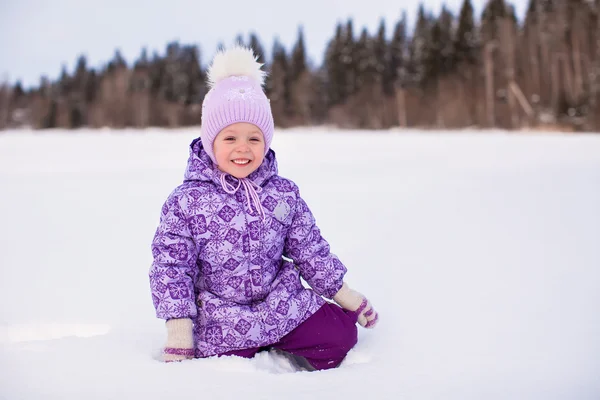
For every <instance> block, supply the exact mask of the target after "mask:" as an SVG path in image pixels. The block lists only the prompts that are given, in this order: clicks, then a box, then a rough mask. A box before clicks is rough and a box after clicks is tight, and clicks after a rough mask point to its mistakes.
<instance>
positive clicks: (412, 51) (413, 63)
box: [407, 4, 432, 86]
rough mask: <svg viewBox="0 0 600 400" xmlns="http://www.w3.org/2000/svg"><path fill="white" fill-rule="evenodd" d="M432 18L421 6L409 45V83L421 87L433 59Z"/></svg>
mask: <svg viewBox="0 0 600 400" xmlns="http://www.w3.org/2000/svg"><path fill="white" fill-rule="evenodd" d="M431 33H432V18H431V16H429V15H427V14H426V13H425V8H424V6H423V4H421V5H420V6H419V12H418V16H417V23H416V25H415V30H414V33H413V36H412V40H411V42H410V45H409V65H408V68H407V70H408V75H409V82H410V83H411V84H414V85H418V86H421V85H422V84H423V83H424V82H425V80H426V78H427V74H428V72H429V70H430V69H431V67H430V66H429V65H428V61H429V60H430V59H431V55H430V52H431V47H432V39H431Z"/></svg>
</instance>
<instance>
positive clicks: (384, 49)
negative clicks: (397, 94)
mask: <svg viewBox="0 0 600 400" xmlns="http://www.w3.org/2000/svg"><path fill="white" fill-rule="evenodd" d="M373 53H374V54H373V57H374V60H373V62H374V63H375V70H376V73H377V77H376V79H377V81H378V82H381V88H382V90H383V91H384V92H385V93H391V90H390V89H391V88H392V87H393V81H392V79H393V78H392V74H391V70H390V50H389V44H388V41H387V39H386V33H385V20H384V19H382V20H381V22H380V23H379V29H378V30H377V37H376V38H375V40H374V43H373Z"/></svg>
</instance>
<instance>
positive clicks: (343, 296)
mask: <svg viewBox="0 0 600 400" xmlns="http://www.w3.org/2000/svg"><path fill="white" fill-rule="evenodd" d="M333 300H334V301H335V302H336V303H337V304H338V305H339V306H340V307H342V308H343V309H346V310H348V311H353V312H355V313H356V314H357V317H358V323H359V324H360V326H362V327H365V328H374V327H375V325H376V324H377V321H378V319H379V314H377V312H376V311H375V309H374V308H373V306H372V305H371V303H370V302H369V300H367V298H366V297H365V296H363V295H362V294H361V293H359V292H357V291H356V290H352V289H350V287H349V286H348V285H347V284H346V283H345V282H344V285H343V286H342V288H341V289H340V290H339V291H338V292H337V293H336V295H335V296H333Z"/></svg>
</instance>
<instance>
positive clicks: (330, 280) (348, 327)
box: [150, 47, 378, 370]
mask: <svg viewBox="0 0 600 400" xmlns="http://www.w3.org/2000/svg"><path fill="white" fill-rule="evenodd" d="M264 77H265V72H263V71H262V70H261V64H259V63H258V62H257V61H256V57H255V56H254V54H253V52H252V50H250V49H246V48H243V47H235V48H233V49H231V50H228V51H223V52H220V53H218V54H217V55H216V56H215V58H214V60H213V63H212V65H211V67H210V68H209V71H208V80H209V87H210V91H209V92H208V94H207V95H206V97H205V99H204V102H203V104H202V127H201V131H200V138H198V139H196V140H194V141H193V142H192V144H191V146H190V147H191V148H190V156H189V160H188V165H187V169H186V171H185V178H184V181H183V183H182V184H181V185H180V186H178V187H177V188H176V189H175V190H174V191H173V192H172V193H171V194H170V196H169V197H168V199H167V200H166V202H165V204H164V205H163V207H162V213H161V216H160V224H159V226H158V229H157V231H156V234H155V236H154V240H153V243H152V254H153V257H154V262H153V263H152V267H151V268H150V286H151V291H152V300H153V302H154V307H155V308H156V315H157V317H158V318H161V319H165V320H166V327H167V343H166V346H165V349H164V359H165V361H180V360H184V359H189V358H194V357H201V358H203V357H210V356H215V355H216V356H225V355H236V356H241V357H247V358H250V357H253V356H254V355H255V354H256V353H257V352H258V351H260V350H264V349H269V348H275V349H279V350H282V351H285V352H288V353H291V354H293V355H295V356H299V357H303V358H304V359H306V361H307V362H308V363H309V364H310V365H311V366H312V367H313V368H315V369H317V370H321V369H328V368H335V367H337V366H338V365H339V364H340V363H341V362H342V361H343V359H344V357H346V354H347V353H348V351H349V350H350V349H351V348H352V347H353V346H354V345H355V344H356V342H357V337H358V333H357V330H356V322H358V323H359V324H360V325H361V326H363V327H366V328H371V327H373V326H375V324H376V322H377V317H378V316H377V313H376V312H375V311H374V309H373V308H372V307H371V305H370V303H369V302H368V301H367V299H366V298H365V297H364V296H363V295H361V294H360V293H358V292H356V291H354V290H352V289H350V288H349V287H348V285H347V284H346V283H345V282H344V280H343V279H344V275H345V273H346V268H345V266H344V265H343V264H342V263H341V262H340V261H339V260H338V258H337V257H336V256H335V255H333V254H332V253H330V250H329V244H328V243H327V242H326V241H325V239H323V237H322V236H321V232H320V231H319V228H318V227H317V226H316V225H315V218H314V217H313V215H312V213H311V211H310V210H309V208H308V206H307V205H306V203H305V202H304V200H302V197H300V192H299V190H298V187H297V186H296V185H295V184H294V183H293V182H292V181H290V180H289V179H286V178H283V177H281V176H279V175H278V171H277V161H276V159H275V152H274V151H273V150H272V149H270V145H271V140H272V138H273V130H274V124H273V116H272V114H271V107H270V104H269V100H268V99H267V97H266V95H265V93H264V92H263V89H262V85H263V83H264ZM300 277H302V278H303V279H304V280H305V281H306V282H307V283H308V285H310V287H311V288H312V289H309V288H306V287H304V286H303V284H302V283H301V280H300ZM324 298H327V299H332V300H333V301H335V303H337V304H338V305H339V306H338V305H336V304H333V303H331V302H328V301H326V300H325V299H324Z"/></svg>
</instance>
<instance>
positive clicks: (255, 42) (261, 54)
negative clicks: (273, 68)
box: [249, 32, 267, 65]
mask: <svg viewBox="0 0 600 400" xmlns="http://www.w3.org/2000/svg"><path fill="white" fill-rule="evenodd" d="M249 45H250V48H251V49H252V50H254V55H256V57H257V61H258V62H259V63H261V64H265V65H266V64H267V57H266V56H265V50H264V48H263V46H262V45H261V44H260V40H259V39H258V36H256V34H255V33H254V32H253V33H251V34H250V40H249Z"/></svg>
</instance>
